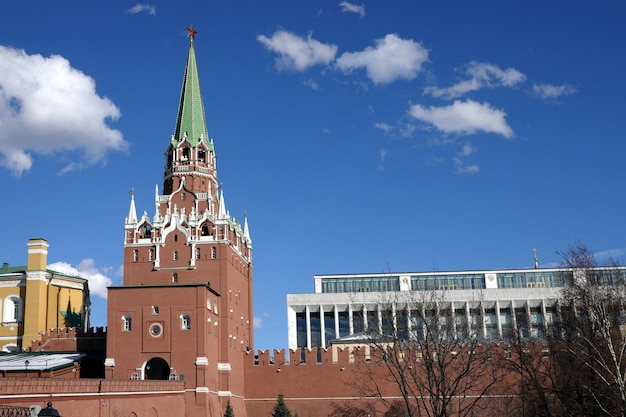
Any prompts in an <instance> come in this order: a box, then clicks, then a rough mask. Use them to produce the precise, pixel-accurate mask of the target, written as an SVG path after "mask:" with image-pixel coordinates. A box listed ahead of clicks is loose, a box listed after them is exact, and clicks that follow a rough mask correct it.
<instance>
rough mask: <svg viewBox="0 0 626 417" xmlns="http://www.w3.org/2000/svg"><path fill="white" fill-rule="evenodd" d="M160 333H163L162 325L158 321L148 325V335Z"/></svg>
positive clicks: (158, 334) (155, 335) (159, 334)
mask: <svg viewBox="0 0 626 417" xmlns="http://www.w3.org/2000/svg"><path fill="white" fill-rule="evenodd" d="M161 333H163V326H161V325H160V324H159V323H154V324H152V325H151V326H150V336H152V337H159V336H161Z"/></svg>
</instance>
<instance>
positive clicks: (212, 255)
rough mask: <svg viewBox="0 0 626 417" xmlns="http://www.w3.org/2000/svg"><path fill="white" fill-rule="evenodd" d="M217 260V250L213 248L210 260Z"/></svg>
mask: <svg viewBox="0 0 626 417" xmlns="http://www.w3.org/2000/svg"><path fill="white" fill-rule="evenodd" d="M215 258H217V249H216V248H215V246H214V247H212V248H211V259H215Z"/></svg>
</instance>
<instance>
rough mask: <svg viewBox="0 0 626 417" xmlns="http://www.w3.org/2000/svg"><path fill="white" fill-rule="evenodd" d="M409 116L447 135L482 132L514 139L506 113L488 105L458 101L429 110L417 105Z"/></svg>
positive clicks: (410, 110) (410, 111)
mask: <svg viewBox="0 0 626 417" xmlns="http://www.w3.org/2000/svg"><path fill="white" fill-rule="evenodd" d="M409 114H410V115H411V116H413V117H414V118H416V119H418V120H420V121H422V122H425V123H429V124H432V125H433V126H434V127H435V128H437V129H438V130H440V131H442V132H445V133H458V134H465V135H467V134H473V133H476V132H479V131H482V132H488V133H496V134H498V135H502V136H504V137H505V138H511V137H513V130H512V129H511V127H509V125H508V124H507V123H506V120H505V118H506V113H504V112H503V111H502V110H499V109H495V108H493V107H491V106H490V105H489V104H487V103H483V104H481V103H477V102H475V101H472V100H467V101H459V100H456V101H455V102H454V103H453V104H451V105H449V106H443V107H435V106H431V107H428V108H426V107H423V106H420V105H419V104H416V105H413V106H411V108H410V109H409Z"/></svg>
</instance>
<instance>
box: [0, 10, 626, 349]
mask: <svg viewBox="0 0 626 417" xmlns="http://www.w3.org/2000/svg"><path fill="white" fill-rule="evenodd" d="M266 3H269V4H266ZM0 16H2V19H1V20H2V24H0V178H2V189H3V204H2V206H1V208H0V214H1V215H2V219H3V230H2V234H1V237H0V249H1V257H0V261H1V262H9V263H10V264H11V265H20V264H21V265H24V264H25V263H26V251H27V248H26V243H27V241H28V239H29V238H32V237H44V238H45V239H47V240H48V242H49V244H50V253H49V262H50V263H51V264H54V265H55V266H56V267H57V268H59V269H63V270H69V271H72V270H74V271H77V272H79V273H80V274H82V275H83V276H86V277H89V279H90V287H91V290H92V300H93V304H94V311H93V314H92V323H93V324H94V325H98V326H103V325H106V286H107V285H111V284H114V285H120V284H121V282H122V270H121V266H122V262H123V259H122V256H123V247H122V244H123V236H124V234H123V222H124V217H125V216H126V214H127V212H128V207H129V202H130V196H129V194H128V191H129V190H130V189H131V188H132V189H134V190H135V199H136V204H137V210H138V212H139V213H142V212H143V211H147V212H148V213H150V214H151V213H152V210H153V204H154V187H155V185H159V189H162V175H163V166H164V163H165V158H164V152H165V150H166V147H167V144H168V141H169V138H170V136H171V134H172V133H173V130H174V122H175V117H176V110H177V105H178V97H179V93H180V87H181V81H182V76H183V70H184V66H185V60H186V57H187V51H188V40H187V38H186V31H185V27H186V26H188V25H189V24H193V25H194V27H195V28H196V30H197V31H198V35H197V38H196V43H195V48H196V55H197V61H198V68H199V72H200V82H201V88H202V93H203V97H204V106H205V111H206V119H207V125H208V129H209V135H210V136H211V137H212V138H213V140H214V143H215V147H216V153H217V156H218V164H217V166H218V171H219V180H220V182H221V183H222V184H223V187H224V188H223V189H224V196H225V200H226V208H227V209H228V210H229V211H230V213H231V215H233V216H235V217H237V218H239V219H241V218H243V214H244V213H247V215H248V220H249V225H250V232H251V236H252V240H253V247H254V255H253V260H254V289H255V297H254V302H255V306H254V307H255V318H256V320H255V323H256V330H255V338H256V340H255V347H256V348H285V347H286V346H287V328H286V302H285V295H286V294H287V293H302V292H312V291H313V275H314V274H325V273H371V272H383V271H432V270H439V271H444V270H459V269H461V270H471V269H487V268H522V267H532V265H533V248H537V254H538V257H539V262H540V265H541V266H553V265H555V264H557V263H558V262H559V257H558V255H557V254H556V251H558V250H564V249H566V248H567V247H568V246H569V245H570V244H572V243H574V242H575V241H576V240H580V241H582V242H584V243H586V244H588V245H589V246H591V247H592V248H593V249H594V250H595V251H596V252H597V253H598V255H599V257H600V258H603V257H604V256H606V255H607V254H612V255H613V256H614V257H616V258H617V259H619V260H621V259H622V257H623V251H624V249H625V248H626V243H625V242H624V238H623V236H624V232H625V224H624V204H625V201H624V200H625V197H624V193H623V182H624V178H625V177H626V176H625V169H624V163H623V159H624V156H625V155H626V149H625V145H624V129H623V126H622V124H623V120H624V113H625V110H626V106H625V105H624V101H623V98H624V96H626V82H625V81H624V75H623V74H626V60H625V59H624V53H623V50H624V41H626V26H624V21H625V20H626V3H624V2H622V1H605V2H588V1H567V2H566V1H551V2H545V1H529V2H509V1H507V2H503V1H476V2H468V1H438V2H432V1H429V2H425V1H390V2H382V1H363V2H361V1H359V2H339V1H298V2H293V1H272V2H258V1H240V2H200V1H198V2H190V1H180V2H153V3H145V4H139V3H133V2H129V1H106V2H105V1H93V2H85V1H77V0H69V1H64V2H60V3H59V2H50V1H30V2H10V3H6V4H4V3H3V4H2V5H0Z"/></svg>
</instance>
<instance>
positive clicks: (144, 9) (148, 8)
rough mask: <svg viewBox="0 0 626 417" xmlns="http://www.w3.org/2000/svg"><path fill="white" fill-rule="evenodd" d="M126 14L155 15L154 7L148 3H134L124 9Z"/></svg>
mask: <svg viewBox="0 0 626 417" xmlns="http://www.w3.org/2000/svg"><path fill="white" fill-rule="evenodd" d="M126 13H128V14H137V13H148V14H149V15H152V16H154V15H156V7H155V6H152V5H150V4H136V5H135V6H133V7H131V8H130V9H128V10H127V11H126Z"/></svg>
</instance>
